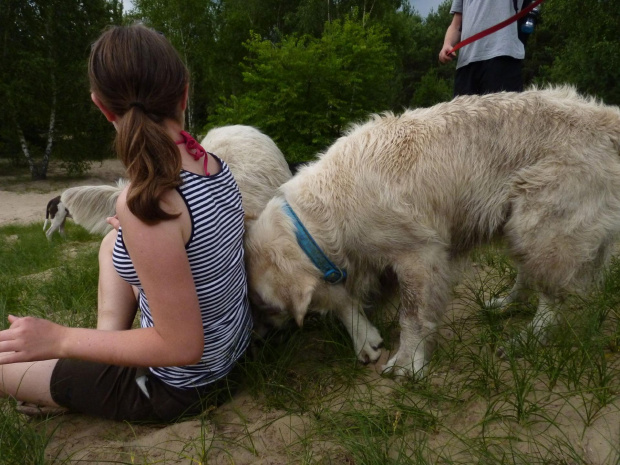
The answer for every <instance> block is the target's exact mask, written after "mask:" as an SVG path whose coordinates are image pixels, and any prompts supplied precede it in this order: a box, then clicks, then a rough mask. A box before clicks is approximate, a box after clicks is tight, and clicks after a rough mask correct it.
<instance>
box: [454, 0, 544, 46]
mask: <svg viewBox="0 0 620 465" xmlns="http://www.w3.org/2000/svg"><path fill="white" fill-rule="evenodd" d="M544 1H545V0H536V1H535V2H532V3H530V4H529V5H528V6H527V7H526V8H524V9H523V10H521V11H519V12H518V13H517V14H516V15H513V16H511V17H510V18H508V19H507V20H505V21H502V22H501V23H498V24H496V25H495V26H491V27H490V28H488V29H485V30H484V31H480V32H479V33H477V34H474V35H473V36H471V37H468V38H467V39H465V40H463V41H461V42H459V43H458V44H456V45H455V46H454V47H452V50H450V51H449V52H448V55H452V54H453V53H454V52H456V51H457V50H458V49H459V48H461V47H464V46H465V45H468V44H471V43H472V42H475V41H477V40H478V39H482V38H483V37H486V36H488V35H489V34H493V33H494V32H496V31H499V30H500V29H502V28H504V27H506V26H508V25H509V24H511V23H514V22H515V21H518V20H519V19H521V18H523V17H524V16H525V15H526V14H528V13H529V12H530V11H532V10H533V9H534V8H536V7H537V6H538V5H540V4H541V3H542V2H544Z"/></svg>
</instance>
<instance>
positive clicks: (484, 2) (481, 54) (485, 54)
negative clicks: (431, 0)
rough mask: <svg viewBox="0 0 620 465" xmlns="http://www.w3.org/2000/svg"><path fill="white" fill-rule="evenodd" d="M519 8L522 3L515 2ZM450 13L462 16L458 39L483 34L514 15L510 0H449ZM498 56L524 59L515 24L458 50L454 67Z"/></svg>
mask: <svg viewBox="0 0 620 465" xmlns="http://www.w3.org/2000/svg"><path fill="white" fill-rule="evenodd" d="M517 3H518V8H519V9H520V8H521V5H522V4H523V0H518V2H517ZM450 13H452V14H454V13H462V15H463V22H462V31H461V40H465V39H467V38H468V37H471V36H473V35H474V34H477V33H478V32H480V31H484V30H485V29H488V28H489V27H491V26H494V25H496V24H498V23H501V22H502V21H504V20H506V19H508V18H510V17H511V16H512V15H514V14H515V13H516V12H515V9H514V2H513V0H452V9H451V10H450ZM498 56H510V57H513V58H518V59H523V58H524V57H525V48H524V47H523V43H522V42H521V41H520V40H519V37H518V34H517V23H516V21H515V22H514V23H512V24H509V25H508V26H506V27H504V28H503V29H500V30H499V31H496V32H494V33H493V34H490V35H488V36H486V37H483V38H482V39H479V40H477V41H475V42H473V43H471V44H469V45H466V46H465V47H463V48H461V49H460V50H459V51H458V61H457V65H456V67H457V68H461V67H462V66H465V65H468V64H469V63H473V62H475V61H482V60H488V59H490V58H495V57H498Z"/></svg>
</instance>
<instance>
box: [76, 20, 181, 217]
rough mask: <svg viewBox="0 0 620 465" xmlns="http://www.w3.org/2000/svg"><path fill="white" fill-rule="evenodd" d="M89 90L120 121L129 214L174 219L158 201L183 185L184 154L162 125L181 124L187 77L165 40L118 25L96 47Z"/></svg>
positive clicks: (153, 33)
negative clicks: (166, 192)
mask: <svg viewBox="0 0 620 465" xmlns="http://www.w3.org/2000/svg"><path fill="white" fill-rule="evenodd" d="M88 77H89V79H90V88H91V91H92V92H94V93H95V95H96V96H97V97H98V98H99V100H100V101H101V103H103V105H104V106H105V107H107V109H108V110H110V111H111V112H112V113H114V115H116V116H117V117H119V119H118V120H117V121H116V122H117V134H116V140H115V143H114V147H115V150H116V153H117V155H118V157H119V158H120V160H121V161H122V162H123V164H124V165H125V168H126V169H127V174H128V175H129V179H130V181H131V184H130V187H129V191H128V194H127V206H128V207H129V210H130V211H131V212H132V213H133V214H134V215H136V216H137V217H138V218H140V219H141V220H143V221H146V222H154V221H157V220H165V219H171V218H175V217H177V216H178V214H171V213H168V212H166V211H164V210H163V209H162V208H161V207H160V205H159V199H160V198H161V196H162V194H163V193H164V192H165V191H166V190H167V189H172V188H175V187H177V186H179V185H180V184H181V178H180V171H181V156H180V152H179V149H178V147H177V146H176V144H175V142H174V141H173V140H172V139H171V138H170V136H169V135H168V134H167V133H166V129H165V126H164V124H163V123H164V121H165V120H166V119H171V120H174V121H176V122H178V123H180V124H181V125H183V112H182V111H181V106H180V104H181V99H182V98H183V95H184V92H185V89H186V87H187V84H188V81H189V73H188V71H187V68H186V67H185V65H184V64H183V61H182V60H181V58H180V57H179V54H178V53H177V51H176V50H175V49H174V47H173V46H172V45H171V44H170V42H168V40H166V38H165V37H164V36H163V35H162V34H160V33H158V32H156V31H154V30H152V29H149V28H147V27H145V26H142V25H132V26H114V27H111V28H110V29H108V30H106V31H105V32H104V33H103V34H102V35H101V37H99V39H98V40H97V41H96V42H95V43H94V44H93V47H92V50H91V53H90V60H89V63H88Z"/></svg>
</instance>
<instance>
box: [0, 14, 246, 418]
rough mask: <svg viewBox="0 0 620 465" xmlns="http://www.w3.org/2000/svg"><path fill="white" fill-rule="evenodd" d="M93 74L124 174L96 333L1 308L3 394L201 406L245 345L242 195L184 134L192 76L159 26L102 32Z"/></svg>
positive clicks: (174, 414)
mask: <svg viewBox="0 0 620 465" xmlns="http://www.w3.org/2000/svg"><path fill="white" fill-rule="evenodd" d="M89 78H90V86H91V98H92V100H93V102H94V103H95V105H97V107H98V108H99V109H100V110H101V112H102V113H103V115H104V116H105V117H106V118H107V120H108V121H110V122H111V123H112V124H113V125H114V127H115V129H116V140H115V150H116V152H117V154H118V156H119V158H120V159H121V161H122V162H123V164H124V165H125V167H126V168H127V173H128V176H129V179H130V185H129V186H128V188H126V189H125V190H124V191H123V192H122V193H121V195H120V197H119V200H118V202H117V206H116V209H117V217H118V218H117V220H112V219H111V222H114V223H116V226H118V223H120V227H118V231H117V230H112V231H111V232H110V233H109V234H108V235H107V236H106V237H105V238H104V240H103V241H102V244H101V248H100V252H99V263H100V275H99V289H98V298H99V303H98V323H97V329H85V328H69V327H64V326H61V325H58V324H55V323H52V322H50V321H48V320H45V319H37V318H29V317H24V318H18V317H15V316H9V322H10V328H9V329H7V330H4V331H0V395H2V396H11V397H14V398H16V399H18V400H22V401H25V402H29V403H34V404H37V405H42V406H51V407H57V406H62V407H66V408H68V409H69V410H71V411H75V412H81V413H86V414H91V415H96V416H101V417H105V418H112V419H117V420H138V421H171V420H174V419H176V418H179V417H181V416H183V415H192V414H197V413H199V412H200V411H201V409H202V406H201V401H202V399H203V398H204V397H206V396H208V395H209V394H210V393H212V392H213V391H214V390H216V389H218V388H221V387H222V386H225V385H226V382H227V375H228V374H229V373H230V372H231V370H232V369H233V367H234V366H235V364H236V362H237V361H238V360H239V359H240V357H241V356H242V355H243V353H244V351H245V349H246V348H247V346H248V343H249V340H250V332H251V329H252V322H251V317H250V313H249V306H248V300H247V283H246V274H245V268H244V258H243V232H244V228H243V210H242V206H241V195H240V193H239V190H238V188H237V185H236V183H235V181H234V179H233V177H232V175H231V172H230V171H229V169H228V167H227V165H226V164H225V163H224V162H222V161H221V160H219V159H218V158H216V157H215V156H213V155H212V154H209V153H206V152H205V151H204V150H203V148H202V147H201V146H200V145H198V143H197V142H196V141H195V140H194V139H193V138H192V137H191V136H190V135H189V134H187V133H186V132H184V131H183V123H184V117H183V114H184V110H185V108H186V102H187V89H188V71H187V68H186V67H185V65H184V64H183V62H182V61H181V59H180V58H179V55H178V53H177V52H176V50H175V49H174V48H173V47H172V45H171V44H170V43H169V42H168V41H167V40H166V38H165V37H164V36H163V35H162V34H160V33H158V32H155V31H153V30H152V29H149V28H147V27H145V26H142V25H133V26H128V27H112V28H110V29H108V30H107V31H106V32H104V33H103V34H102V36H101V37H100V38H99V39H98V40H97V41H96V42H95V44H94V45H93V47H92V50H91V56H90V60H89ZM136 308H139V309H140V328H135V329H131V326H132V322H133V319H134V316H135V312H136Z"/></svg>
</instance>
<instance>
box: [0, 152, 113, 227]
mask: <svg viewBox="0 0 620 465" xmlns="http://www.w3.org/2000/svg"><path fill="white" fill-rule="evenodd" d="M124 173H125V170H124V168H123V165H122V164H121V162H120V161H118V160H115V159H114V160H104V161H103V162H101V163H100V162H95V163H93V164H92V165H91V168H90V170H89V171H88V173H87V176H85V177H84V178H81V179H76V180H68V181H54V180H53V179H52V180H46V181H35V182H28V183H27V184H26V183H24V184H11V185H10V187H7V188H4V189H3V188H0V226H4V225H6V224H11V223H22V224H23V223H32V222H35V221H40V222H41V223H43V221H44V220H45V207H46V205H47V202H48V201H49V200H50V199H52V198H54V197H56V196H57V195H60V194H61V193H62V192H63V191H64V190H65V189H66V188H68V187H72V186H88V185H101V184H113V183H114V182H115V181H116V180H117V179H118V178H120V177H122V176H123V175H124ZM0 177H1V176H0ZM50 178H51V177H50Z"/></svg>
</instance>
